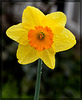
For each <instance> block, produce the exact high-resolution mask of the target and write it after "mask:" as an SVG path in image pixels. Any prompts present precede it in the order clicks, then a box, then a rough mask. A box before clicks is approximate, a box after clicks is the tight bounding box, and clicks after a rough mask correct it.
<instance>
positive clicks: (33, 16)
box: [6, 6, 76, 69]
mask: <svg viewBox="0 0 82 100" xmlns="http://www.w3.org/2000/svg"><path fill="white" fill-rule="evenodd" d="M66 20H67V19H66V15H65V14H64V13H62V12H53V13H50V14H47V15H44V14H43V13H42V12H41V11H40V10H39V9H37V8H35V7H31V6H28V7H27V8H26V9H25V10H24V12H23V15H22V23H19V24H17V25H13V26H11V27H10V28H8V30H7V31H6V34H7V36H8V37H10V38H11V39H13V40H15V41H17V42H18V43H19V46H18V50H17V58H18V62H19V63H20V64H28V63H31V62H34V61H35V60H37V59H39V58H41V59H42V60H43V62H44V63H45V64H46V65H47V66H48V67H49V68H51V69H54V67H55V57H54V55H55V54H56V52H59V51H64V50H67V49H70V48H72V47H73V46H74V45H75V44H76V39H75V36H74V35H73V34H72V33H71V32H70V31H69V30H68V29H66V28H65V24H66Z"/></svg>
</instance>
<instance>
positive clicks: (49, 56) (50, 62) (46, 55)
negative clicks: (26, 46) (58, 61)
mask: <svg viewBox="0 0 82 100" xmlns="http://www.w3.org/2000/svg"><path fill="white" fill-rule="evenodd" d="M54 55H55V53H54V51H53V49H52V48H51V49H48V50H47V49H45V50H43V51H41V52H39V57H40V58H41V59H42V60H43V62H44V63H45V64H46V65H47V66H48V67H49V68H50V69H54V68H55V56H54Z"/></svg>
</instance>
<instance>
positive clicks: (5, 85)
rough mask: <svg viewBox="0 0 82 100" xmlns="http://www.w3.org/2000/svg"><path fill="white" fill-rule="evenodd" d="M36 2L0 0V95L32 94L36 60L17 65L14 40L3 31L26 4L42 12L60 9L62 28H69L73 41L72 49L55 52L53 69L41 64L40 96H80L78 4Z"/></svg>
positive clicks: (17, 96) (13, 23)
mask: <svg viewBox="0 0 82 100" xmlns="http://www.w3.org/2000/svg"><path fill="white" fill-rule="evenodd" d="M11 1H12V0H11ZM39 1H40V2H2V8H0V11H1V12H2V13H1V15H0V16H2V44H1V43H0V45H2V98H32V99H33V96H34V92H35V83H36V74H37V65H38V61H35V62H34V63H31V64H28V65H21V64H19V63H18V62H17V58H16V50H17V46H18V43H17V42H15V41H13V40H11V39H10V38H8V37H7V36H6V30H7V29H8V28H9V27H10V26H12V25H15V24H18V23H20V22H21V21H22V12H23V10H24V9H25V8H26V6H30V5H31V6H34V7H37V8H39V9H40V10H41V11H43V12H44V13H45V14H48V13H50V12H55V11H62V12H64V13H65V14H66V15H67V18H68V20H67V24H66V28H68V29H69V30H70V31H72V33H73V34H74V35H75V36H76V40H77V44H76V45H75V46H74V47H73V48H72V49H69V50H67V51H63V52H60V53H57V54H56V56H55V58H56V67H55V69H54V70H51V69H49V68H48V67H47V66H46V65H45V64H44V63H43V66H42V76H41V87H40V98H43V100H47V99H48V98H52V100H56V99H57V98H69V97H70V98H80V28H79V27H80V23H79V22H80V3H79V2H65V1H64V0H63V2H58V0H56V1H55V2H50V1H49V0H48V1H47V0H44V2H43V0H42V1H41V0H39ZM76 8H77V9H76ZM75 15H76V16H75Z"/></svg>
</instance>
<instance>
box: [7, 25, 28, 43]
mask: <svg viewBox="0 0 82 100" xmlns="http://www.w3.org/2000/svg"><path fill="white" fill-rule="evenodd" d="M6 34H7V36H8V37H10V38H11V39H13V40H15V41H17V42H18V43H20V44H22V45H26V44H27V43H28V38H27V37H28V31H27V30H25V29H23V27H22V24H21V23H20V24H17V25H13V26H11V27H10V28H8V29H7V31H6Z"/></svg>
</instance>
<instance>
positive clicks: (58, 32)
mask: <svg viewBox="0 0 82 100" xmlns="http://www.w3.org/2000/svg"><path fill="white" fill-rule="evenodd" d="M54 35H55V36H54V46H55V51H56V52H59V51H64V50H68V49H70V48H72V47H73V46H74V45H75V44H76V39H75V36H74V35H73V34H72V33H71V32H70V31H69V30H68V29H66V28H62V27H55V29H54Z"/></svg>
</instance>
